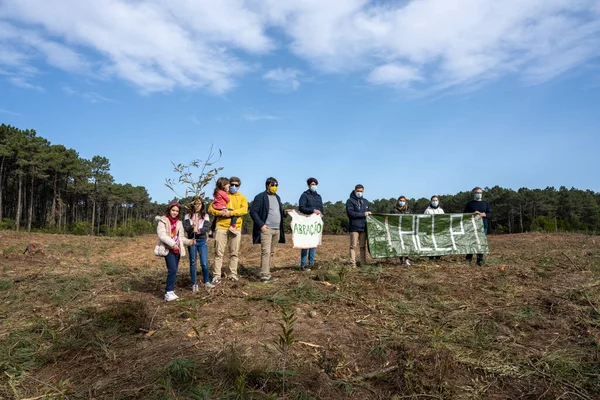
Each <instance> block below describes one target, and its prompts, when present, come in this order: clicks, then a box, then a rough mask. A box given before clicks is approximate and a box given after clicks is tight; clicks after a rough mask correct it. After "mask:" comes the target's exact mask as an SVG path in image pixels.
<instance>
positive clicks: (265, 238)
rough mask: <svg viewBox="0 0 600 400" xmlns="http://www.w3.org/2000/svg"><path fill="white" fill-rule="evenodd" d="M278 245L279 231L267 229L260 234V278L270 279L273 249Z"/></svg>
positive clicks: (273, 256)
mask: <svg viewBox="0 0 600 400" xmlns="http://www.w3.org/2000/svg"><path fill="white" fill-rule="evenodd" d="M277 243H279V229H271V228H267V229H266V230H265V231H262V232H261V233H260V277H261V278H263V277H264V278H270V277H271V268H273V260H274V258H275V247H276V246H277Z"/></svg>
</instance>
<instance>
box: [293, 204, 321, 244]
mask: <svg viewBox="0 0 600 400" xmlns="http://www.w3.org/2000/svg"><path fill="white" fill-rule="evenodd" d="M290 216H291V217H292V223H291V227H292V241H293V242H294V248H295V249H312V248H313V247H317V246H320V245H321V239H322V237H323V218H322V217H321V216H320V215H317V214H311V215H304V214H299V213H297V212H296V211H291V212H290Z"/></svg>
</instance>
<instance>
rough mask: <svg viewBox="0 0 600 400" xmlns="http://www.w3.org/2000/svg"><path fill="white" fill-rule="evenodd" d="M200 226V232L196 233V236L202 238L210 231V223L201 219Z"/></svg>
mask: <svg viewBox="0 0 600 400" xmlns="http://www.w3.org/2000/svg"><path fill="white" fill-rule="evenodd" d="M202 221H203V223H202V226H201V227H200V230H199V231H198V235H200V236H202V235H204V234H205V233H208V231H210V221H209V220H208V219H206V218H205V219H203V220H202Z"/></svg>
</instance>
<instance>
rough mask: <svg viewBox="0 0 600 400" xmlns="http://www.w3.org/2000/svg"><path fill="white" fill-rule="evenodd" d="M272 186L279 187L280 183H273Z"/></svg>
mask: <svg viewBox="0 0 600 400" xmlns="http://www.w3.org/2000/svg"><path fill="white" fill-rule="evenodd" d="M271 186H279V183H271Z"/></svg>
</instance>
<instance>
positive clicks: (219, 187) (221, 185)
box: [213, 177, 229, 196]
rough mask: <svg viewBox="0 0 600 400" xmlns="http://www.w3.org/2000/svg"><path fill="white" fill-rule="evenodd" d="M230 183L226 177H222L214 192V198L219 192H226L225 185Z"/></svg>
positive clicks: (218, 180)
mask: <svg viewBox="0 0 600 400" xmlns="http://www.w3.org/2000/svg"><path fill="white" fill-rule="evenodd" d="M228 183H229V179H227V178H225V177H220V178H219V179H217V184H216V185H215V191H214V192H213V196H214V195H216V194H217V192H218V191H219V190H225V185H227V184H228Z"/></svg>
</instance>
